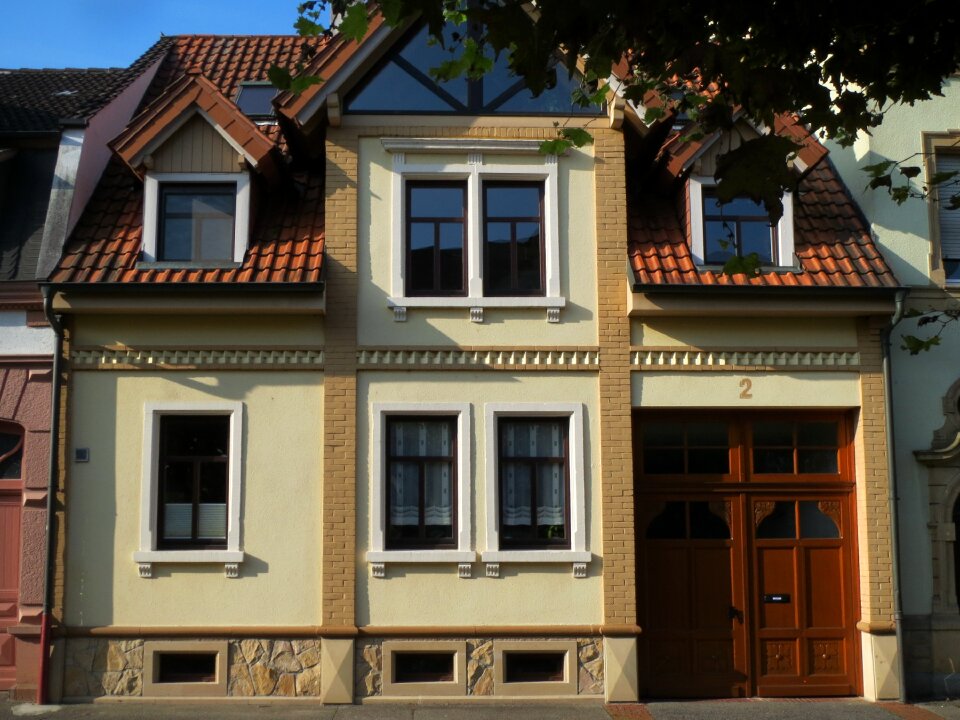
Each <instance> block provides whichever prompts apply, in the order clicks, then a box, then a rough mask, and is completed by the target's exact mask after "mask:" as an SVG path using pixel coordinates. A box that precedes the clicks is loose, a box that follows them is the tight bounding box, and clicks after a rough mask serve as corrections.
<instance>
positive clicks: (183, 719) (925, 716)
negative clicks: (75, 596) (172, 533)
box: [0, 699, 960, 720]
mask: <svg viewBox="0 0 960 720" xmlns="http://www.w3.org/2000/svg"><path fill="white" fill-rule="evenodd" d="M13 718H18V719H19V718H40V719H41V720H47V719H49V720H76V719H79V718H84V719H89V720H94V719H98V718H104V719H115V720H120V719H121V718H122V719H123V720H161V719H162V718H172V719H173V720H188V719H192V718H204V719H205V720H271V719H272V718H277V719H280V718H283V719H284V720H286V719H288V718H290V719H292V720H300V719H304V720H305V719H306V718H311V719H314V720H460V719H461V718H462V719H463V720H611V719H612V720H860V719H862V720H894V719H895V718H903V719H904V720H940V718H946V719H947V720H960V703H957V702H933V703H925V704H918V705H900V704H898V703H869V702H865V701H863V700H857V699H851V700H831V701H824V700H814V701H801V700H782V701H781V700H715V701H699V702H650V703H646V704H635V705H608V706H602V705H593V704H584V703H525V704H483V705H464V704H459V705H437V704H429V705H401V704H368V705H339V706H326V707H325V706H322V705H318V704H316V703H312V702H297V701H294V702H256V701H252V702H231V701H223V700H221V701H217V702H149V701H148V702H136V701H123V702H100V703H93V704H86V705H62V706H46V707H39V706H36V705H30V704H25V703H14V702H4V701H2V700H0V719H2V720H12V719H13Z"/></svg>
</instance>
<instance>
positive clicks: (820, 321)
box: [630, 318, 857, 350]
mask: <svg viewBox="0 0 960 720" xmlns="http://www.w3.org/2000/svg"><path fill="white" fill-rule="evenodd" d="M630 336H631V337H630V342H631V344H632V345H638V346H644V347H694V348H708V349H719V348H732V349H742V350H749V349H751V348H764V349H768V348H816V349H821V348H824V349H826V348H844V349H849V348H856V346H857V328H856V324H855V322H854V320H853V319H852V318H706V319H704V318H659V319H656V318H647V319H638V318H634V319H633V320H632V324H631V328H630Z"/></svg>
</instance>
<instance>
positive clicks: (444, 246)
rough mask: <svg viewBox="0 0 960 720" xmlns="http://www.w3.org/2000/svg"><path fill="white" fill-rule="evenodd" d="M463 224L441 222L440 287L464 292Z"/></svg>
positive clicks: (450, 290)
mask: <svg viewBox="0 0 960 720" xmlns="http://www.w3.org/2000/svg"><path fill="white" fill-rule="evenodd" d="M463 244H464V243H463V225H461V224H459V223H441V224H440V289H441V290H445V291H448V292H462V291H463V289H464V282H463Z"/></svg>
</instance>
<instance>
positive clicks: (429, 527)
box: [386, 415, 457, 550]
mask: <svg viewBox="0 0 960 720" xmlns="http://www.w3.org/2000/svg"><path fill="white" fill-rule="evenodd" d="M456 457H457V423H456V418H455V417H453V416H435V417H431V416H420V417H418V416H409V415H397V416H389V417H388V418H387V448H386V464H387V470H386V477H387V484H388V488H387V493H386V500H387V508H386V516H387V527H386V547H387V549H388V550H395V549H411V548H419V547H423V548H455V547H456V534H455V528H456V518H457V508H456V497H457V463H456Z"/></svg>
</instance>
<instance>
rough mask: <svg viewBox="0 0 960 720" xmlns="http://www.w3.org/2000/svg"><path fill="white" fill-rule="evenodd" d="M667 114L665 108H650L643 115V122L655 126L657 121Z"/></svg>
mask: <svg viewBox="0 0 960 720" xmlns="http://www.w3.org/2000/svg"><path fill="white" fill-rule="evenodd" d="M666 114H667V111H666V110H665V109H664V108H663V106H659V107H648V108H647V111H646V112H645V113H644V114H643V122H644V123H645V124H647V125H653V124H654V123H655V122H656V121H657V120H659V119H660V118H662V117H663V116H664V115H666Z"/></svg>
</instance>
